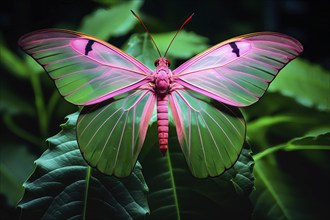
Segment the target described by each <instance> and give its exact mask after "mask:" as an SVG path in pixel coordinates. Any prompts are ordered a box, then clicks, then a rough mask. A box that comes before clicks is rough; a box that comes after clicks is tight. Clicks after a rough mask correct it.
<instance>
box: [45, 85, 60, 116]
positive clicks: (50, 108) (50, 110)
mask: <svg viewBox="0 0 330 220" xmlns="http://www.w3.org/2000/svg"><path fill="white" fill-rule="evenodd" d="M59 98H60V96H59V94H58V92H57V91H54V92H53V94H52V95H51V96H50V99H49V101H48V105H47V113H48V116H49V117H50V116H51V115H52V114H53V112H54V109H55V107H56V104H57V103H58V100H59Z"/></svg>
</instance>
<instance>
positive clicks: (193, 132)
mask: <svg viewBox="0 0 330 220" xmlns="http://www.w3.org/2000/svg"><path fill="white" fill-rule="evenodd" d="M169 100H170V108H171V113H172V116H173V118H174V122H175V126H176V130H177V134H178V139H179V143H180V146H181V149H182V152H183V153H184V155H185V158H186V161H187V163H188V166H189V168H190V170H191V172H192V174H193V175H194V176H196V177H199V178H204V177H207V176H217V175H220V174H221V173H222V172H224V171H225V170H226V169H228V168H230V167H231V166H232V165H233V164H234V163H235V162H236V160H237V158H238V156H239V154H240V152H241V149H242V145H243V143H244V139H245V122H244V119H243V116H242V114H241V112H240V111H239V110H238V109H237V108H235V107H232V106H227V105H225V104H223V103H220V102H215V103H213V104H210V103H208V102H205V101H203V100H202V99H199V98H198V97H196V96H194V94H192V93H191V92H189V91H186V90H175V91H173V92H172V93H171V95H170V99H169Z"/></svg>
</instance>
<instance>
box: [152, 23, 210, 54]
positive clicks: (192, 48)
mask: <svg viewBox="0 0 330 220" xmlns="http://www.w3.org/2000/svg"><path fill="white" fill-rule="evenodd" d="M175 33H176V31H173V32H167V33H161V34H152V36H153V38H154V40H155V42H156V44H157V46H158V48H159V50H160V52H161V54H162V55H164V53H165V51H166V49H167V47H168V45H169V43H170V42H171V40H172V38H173V37H174V35H175ZM207 41H208V40H207V38H206V37H202V36H200V35H197V34H195V33H194V32H187V31H185V30H181V31H180V33H179V34H178V35H177V37H176V38H175V40H174V41H173V44H172V45H171V47H170V49H169V51H168V56H173V57H175V58H180V59H187V58H190V57H192V56H193V55H195V54H197V53H199V52H201V51H203V50H205V49H207V48H208V47H209V46H208V44H207Z"/></svg>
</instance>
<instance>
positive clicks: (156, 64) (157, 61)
mask: <svg viewBox="0 0 330 220" xmlns="http://www.w3.org/2000/svg"><path fill="white" fill-rule="evenodd" d="M154 64H155V67H157V66H158V65H159V59H157V60H155V63H154Z"/></svg>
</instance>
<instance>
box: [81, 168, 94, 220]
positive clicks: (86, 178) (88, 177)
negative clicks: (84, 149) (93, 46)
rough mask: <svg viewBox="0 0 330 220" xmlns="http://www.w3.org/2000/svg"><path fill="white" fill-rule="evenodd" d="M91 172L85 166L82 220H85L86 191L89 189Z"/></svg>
mask: <svg viewBox="0 0 330 220" xmlns="http://www.w3.org/2000/svg"><path fill="white" fill-rule="evenodd" d="M91 170H92V168H91V167H90V166H88V165H87V170H86V177H85V181H86V188H85V195H84V208H83V213H82V216H83V220H86V213H87V201H88V189H89V180H90V177H91Z"/></svg>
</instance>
